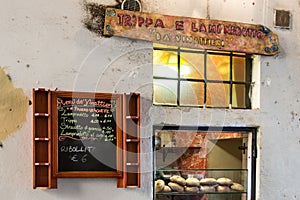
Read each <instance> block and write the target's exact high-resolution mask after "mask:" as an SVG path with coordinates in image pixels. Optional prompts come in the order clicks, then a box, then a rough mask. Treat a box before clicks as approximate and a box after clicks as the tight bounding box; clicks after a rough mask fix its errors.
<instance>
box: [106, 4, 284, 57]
mask: <svg viewBox="0 0 300 200" xmlns="http://www.w3.org/2000/svg"><path fill="white" fill-rule="evenodd" d="M104 26H105V27H104V34H105V35H110V36H112V35H115V36H122V37H127V38H133V39H141V40H147V41H152V42H155V43H161V44H166V45H174V46H180V47H187V48H198V49H211V50H226V51H237V52H246V53H253V54H264V55H274V54H277V53H279V47H278V46H279V44H278V37H277V35H276V34H274V33H272V32H271V31H270V30H269V29H268V28H267V27H265V26H262V25H254V24H245V23H238V22H228V21H220V20H207V19H197V18H188V17H179V16H167V15H159V14H150V13H141V12H133V11H127V10H119V9H114V8H108V9H107V10H106V16H105V25H104Z"/></svg>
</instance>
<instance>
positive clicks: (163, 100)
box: [153, 79, 177, 105]
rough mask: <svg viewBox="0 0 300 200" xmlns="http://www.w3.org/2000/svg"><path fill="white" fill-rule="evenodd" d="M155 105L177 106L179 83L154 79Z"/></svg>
mask: <svg viewBox="0 0 300 200" xmlns="http://www.w3.org/2000/svg"><path fill="white" fill-rule="evenodd" d="M153 82H154V86H153V89H154V94H153V95H154V98H153V101H154V104H164V105H177V81H174V80H159V79H154V80H153Z"/></svg>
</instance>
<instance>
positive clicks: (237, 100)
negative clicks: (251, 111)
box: [232, 84, 246, 108]
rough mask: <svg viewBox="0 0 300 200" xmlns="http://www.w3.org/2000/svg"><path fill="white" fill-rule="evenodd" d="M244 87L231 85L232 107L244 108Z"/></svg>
mask: <svg viewBox="0 0 300 200" xmlns="http://www.w3.org/2000/svg"><path fill="white" fill-rule="evenodd" d="M245 97H246V87H245V85H239V84H233V85H232V107H234V108H246V98H245Z"/></svg>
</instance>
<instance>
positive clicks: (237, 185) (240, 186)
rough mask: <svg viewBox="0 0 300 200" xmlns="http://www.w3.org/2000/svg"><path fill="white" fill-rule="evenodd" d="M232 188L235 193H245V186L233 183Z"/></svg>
mask: <svg viewBox="0 0 300 200" xmlns="http://www.w3.org/2000/svg"><path fill="white" fill-rule="evenodd" d="M230 188H231V189H232V190H235V191H239V192H243V191H244V190H245V188H244V186H243V185H241V184H239V183H233V184H232V185H231V186H230Z"/></svg>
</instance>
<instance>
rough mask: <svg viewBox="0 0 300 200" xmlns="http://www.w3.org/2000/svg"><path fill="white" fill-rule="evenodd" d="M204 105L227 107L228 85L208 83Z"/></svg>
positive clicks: (228, 97)
mask: <svg viewBox="0 0 300 200" xmlns="http://www.w3.org/2000/svg"><path fill="white" fill-rule="evenodd" d="M206 102H207V103H206V105H207V106H209V107H229V102H230V86H229V84H224V83H208V84H207V96H206Z"/></svg>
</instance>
